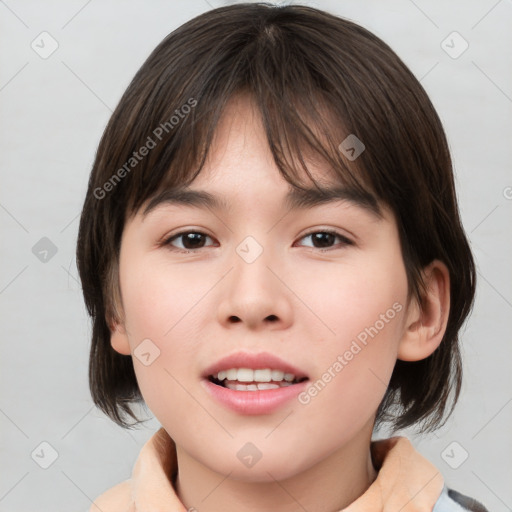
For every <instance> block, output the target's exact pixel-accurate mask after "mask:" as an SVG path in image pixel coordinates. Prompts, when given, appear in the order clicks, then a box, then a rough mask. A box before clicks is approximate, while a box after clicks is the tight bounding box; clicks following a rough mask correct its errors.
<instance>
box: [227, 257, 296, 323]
mask: <svg viewBox="0 0 512 512" xmlns="http://www.w3.org/2000/svg"><path fill="white" fill-rule="evenodd" d="M239 249H240V247H239ZM252 249H254V248H252ZM253 256H254V254H253ZM229 263H230V267H231V268H232V270H231V271H230V272H229V273H228V275H227V276H226V278H225V280H224V283H222V284H221V287H220V294H221V295H220V300H219V303H218V309H217V311H218V320H219V322H220V323H221V324H222V325H223V326H224V327H226V328H233V327H234V324H242V325H244V326H245V328H246V329H250V330H252V331H261V330H264V329H271V330H278V329H285V328H287V327H288V326H289V325H290V324H291V322H292V315H293V310H292V302H291V301H292V296H293V293H292V292H291V290H290V288H288V286H287V283H286V277H285V275H283V274H284V265H283V263H282V260H281V262H279V261H277V260H276V258H275V257H273V256H272V252H271V250H270V249H266V248H264V249H263V252H261V254H259V255H258V256H257V257H256V258H255V259H254V260H252V258H247V257H246V255H245V253H244V252H243V250H239V251H234V254H233V256H232V257H231V258H230V261H229ZM242 325H240V326H239V328H242Z"/></svg>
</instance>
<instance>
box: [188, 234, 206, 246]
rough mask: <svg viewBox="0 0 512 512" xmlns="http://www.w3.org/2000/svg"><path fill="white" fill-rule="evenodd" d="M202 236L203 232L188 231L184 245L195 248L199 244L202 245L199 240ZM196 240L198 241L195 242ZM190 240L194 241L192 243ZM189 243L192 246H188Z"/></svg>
mask: <svg viewBox="0 0 512 512" xmlns="http://www.w3.org/2000/svg"><path fill="white" fill-rule="evenodd" d="M202 236H203V235H201V233H187V234H186V235H185V244H184V245H185V247H186V248H187V249H194V248H197V247H198V246H200V245H201V244H200V243H199V244H198V243H197V242H198V241H199V242H200V241H201V237H202ZM194 241H195V242H196V243H194ZM190 242H192V243H190ZM187 245H189V246H191V247H187Z"/></svg>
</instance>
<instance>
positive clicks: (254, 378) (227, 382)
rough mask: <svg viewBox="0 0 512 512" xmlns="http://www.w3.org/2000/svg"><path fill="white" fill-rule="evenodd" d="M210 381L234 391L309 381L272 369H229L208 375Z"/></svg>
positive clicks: (272, 387) (263, 388)
mask: <svg viewBox="0 0 512 512" xmlns="http://www.w3.org/2000/svg"><path fill="white" fill-rule="evenodd" d="M207 378H208V380H209V381H210V382H211V383H212V384H215V385H217V386H220V387H223V388H228V389H231V390H234V391H265V390H269V389H279V388H284V387H288V386H293V385H295V384H299V383H301V382H304V381H307V380H309V379H308V378H307V377H305V376H302V377H297V376H296V375H295V374H293V373H285V372H284V371H282V370H276V369H272V368H258V369H252V368H229V369H227V370H221V371H219V372H216V373H215V374H211V375H208V377H207Z"/></svg>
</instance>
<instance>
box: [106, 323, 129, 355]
mask: <svg viewBox="0 0 512 512" xmlns="http://www.w3.org/2000/svg"><path fill="white" fill-rule="evenodd" d="M109 326H110V344H111V345H112V348H113V349H114V350H115V351H116V352H119V353H120V354H122V355H125V356H129V355H131V351H130V343H129V341H128V335H127V333H126V329H125V327H124V325H123V323H122V322H118V321H115V322H113V323H112V324H109Z"/></svg>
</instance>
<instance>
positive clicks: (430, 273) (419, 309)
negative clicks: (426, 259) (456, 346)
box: [397, 260, 450, 361]
mask: <svg viewBox="0 0 512 512" xmlns="http://www.w3.org/2000/svg"><path fill="white" fill-rule="evenodd" d="M423 278H424V282H425V290H426V292H425V295H424V296H423V300H422V304H421V305H419V304H418V303H417V301H414V302H411V304H409V307H408V310H407V313H406V324H405V331H404V334H403V336H402V339H401V341H400V345H399V347H398V355H397V357H398V359H401V360H402V361H420V360H421V359H425V358H426V357H428V356H429V355H430V354H432V352H434V351H435V350H436V348H437V347H438V346H439V345H440V343H441V341H442V340H443V336H444V333H445V331H446V325H447V323H448V315H449V312H450V273H449V271H448V268H447V267H446V265H445V264H444V263H443V262H442V261H439V260H434V261H433V262H432V263H430V265H428V266H427V267H426V268H425V269H424V270H423Z"/></svg>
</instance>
